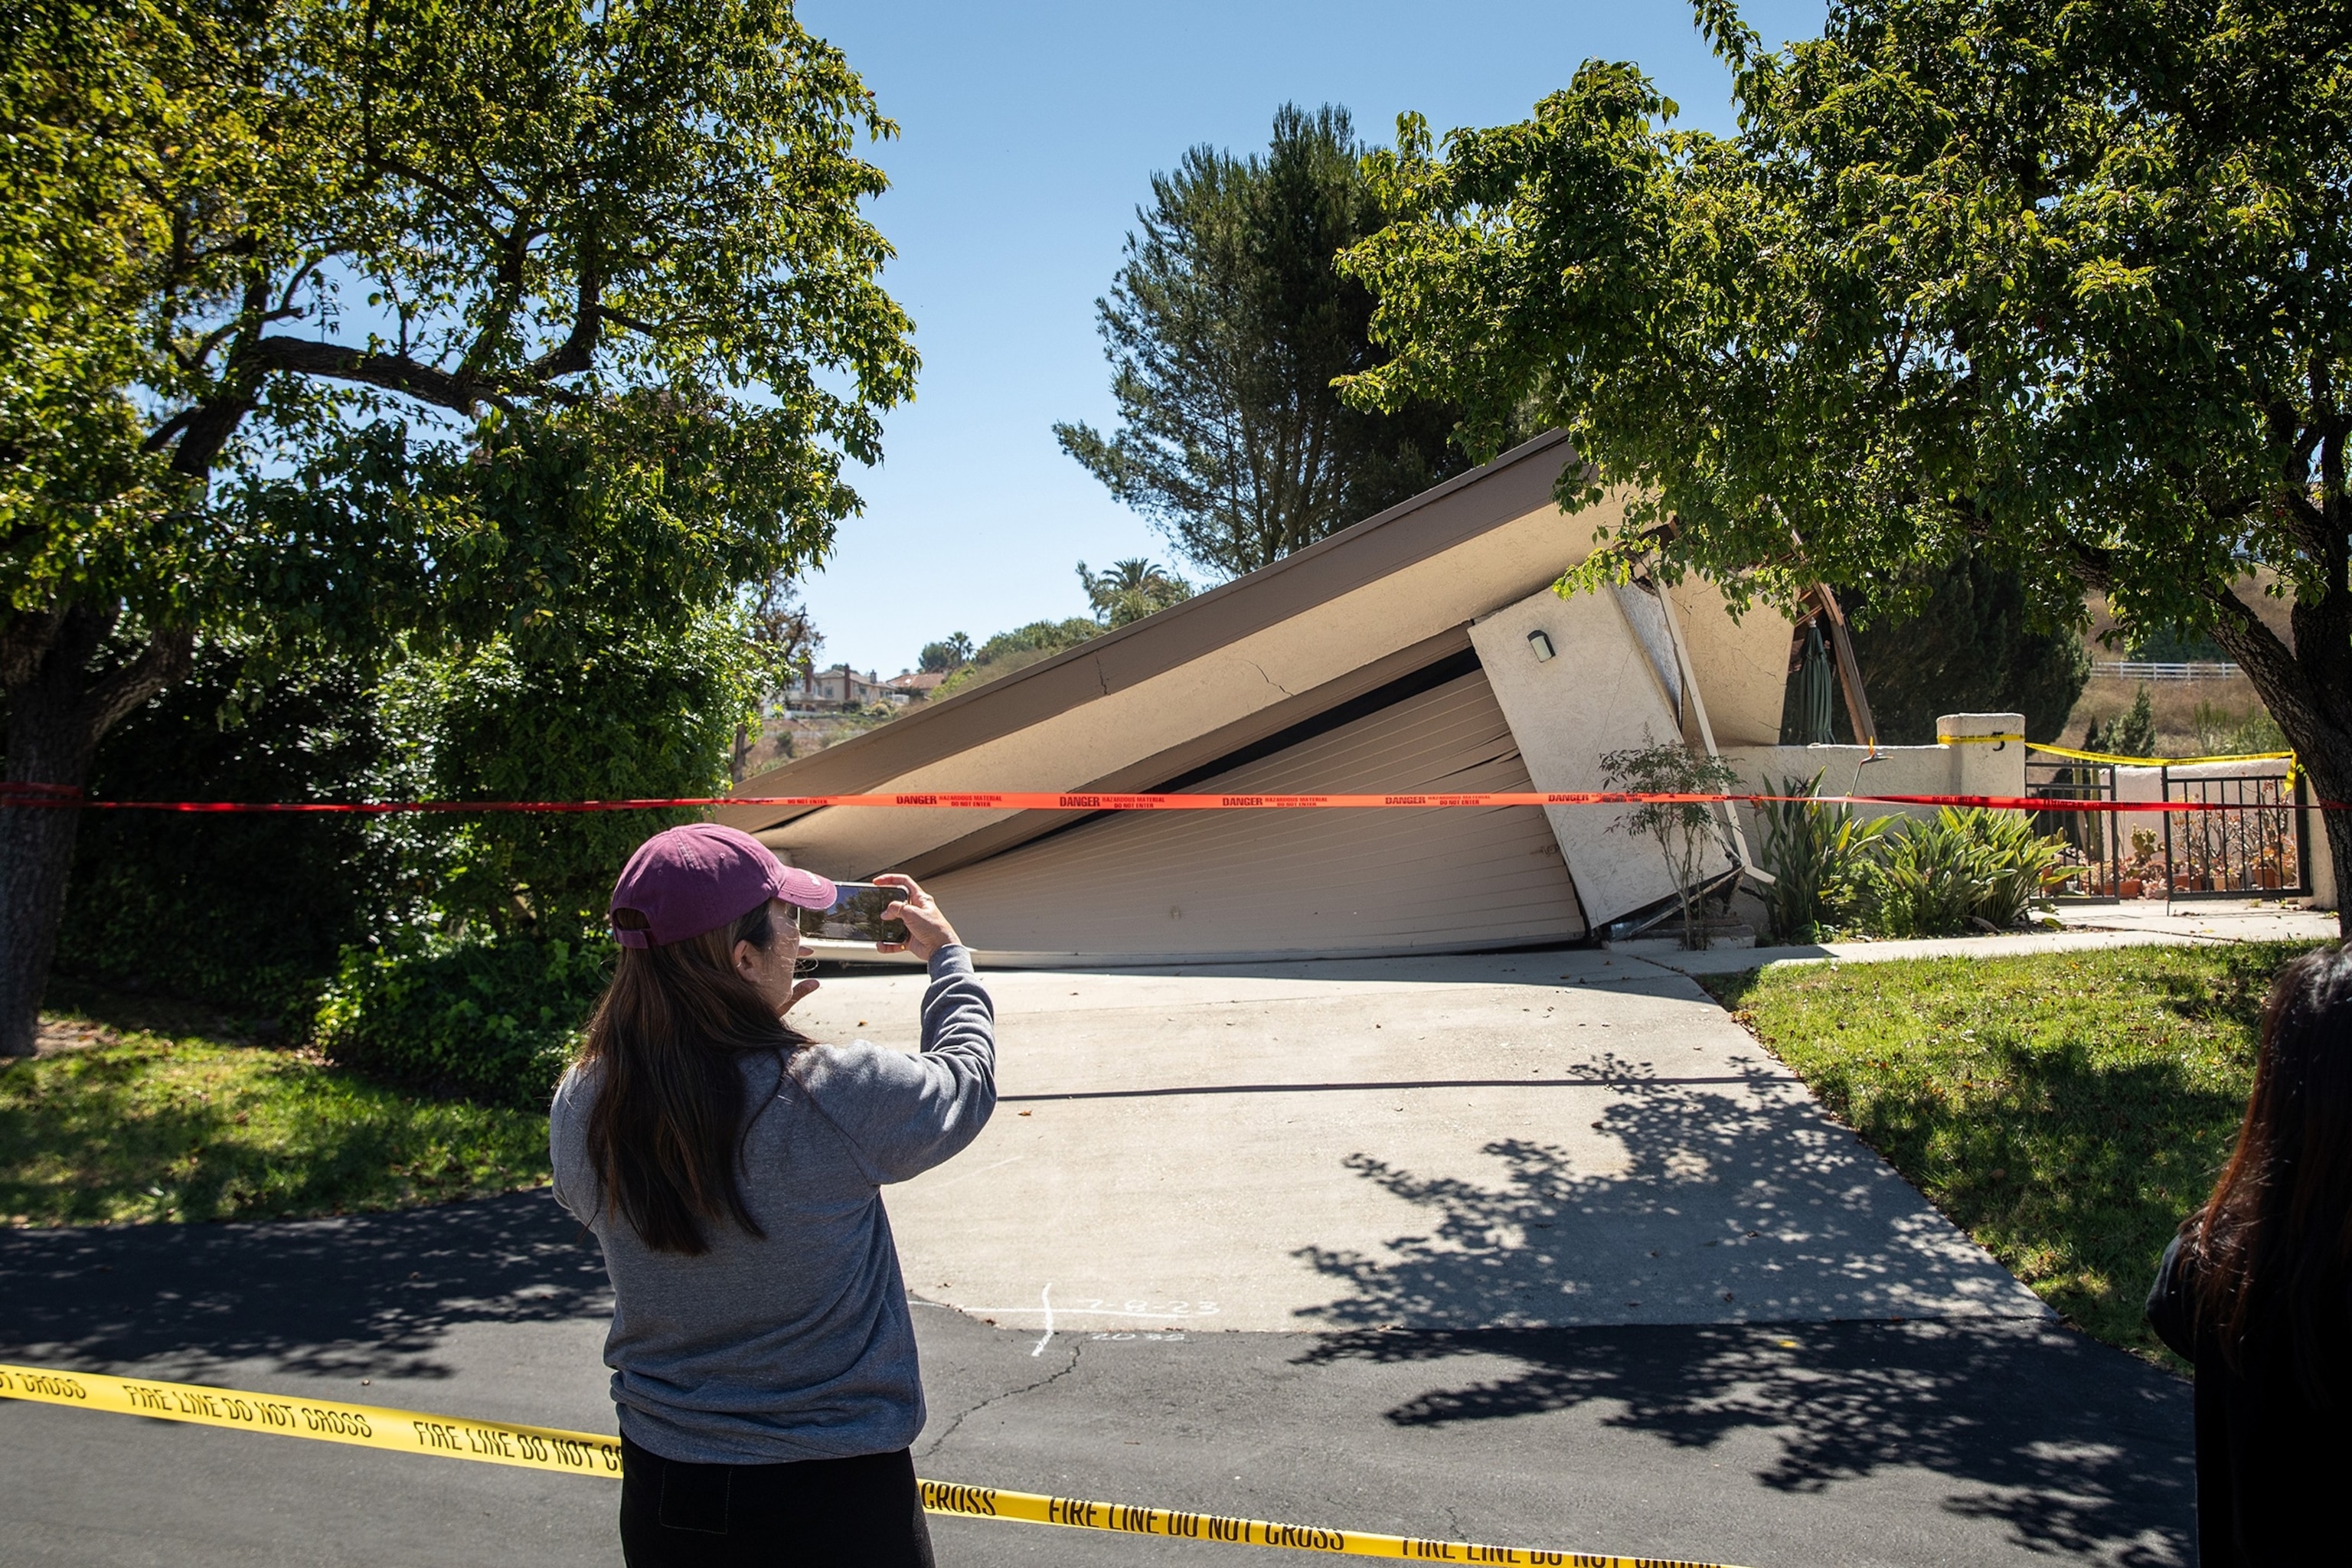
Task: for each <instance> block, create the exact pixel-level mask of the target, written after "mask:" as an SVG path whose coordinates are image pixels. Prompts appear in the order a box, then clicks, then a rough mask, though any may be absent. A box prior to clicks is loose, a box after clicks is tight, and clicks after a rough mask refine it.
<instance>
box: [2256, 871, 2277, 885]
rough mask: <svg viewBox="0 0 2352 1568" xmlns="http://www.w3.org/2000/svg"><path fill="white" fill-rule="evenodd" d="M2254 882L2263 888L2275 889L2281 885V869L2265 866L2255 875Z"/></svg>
mask: <svg viewBox="0 0 2352 1568" xmlns="http://www.w3.org/2000/svg"><path fill="white" fill-rule="evenodd" d="M2254 880H2255V881H2256V882H2258V883H2260V884H2261V885H2262V886H2263V887H2265V888H2275V887H2277V886H2278V885H2279V868H2277V867H2275V866H2265V867H2263V868H2262V869H2261V870H2259V871H2257V872H2256V873H2255V874H2254Z"/></svg>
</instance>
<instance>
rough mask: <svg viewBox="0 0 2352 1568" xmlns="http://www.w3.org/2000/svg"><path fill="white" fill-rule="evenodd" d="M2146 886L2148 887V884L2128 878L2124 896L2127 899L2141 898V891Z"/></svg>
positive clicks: (2125, 882) (2125, 881)
mask: <svg viewBox="0 0 2352 1568" xmlns="http://www.w3.org/2000/svg"><path fill="white" fill-rule="evenodd" d="M2145 886H2147V884H2146V883H2144V882H2142V881H2141V880H2140V879H2138V878H2137V877H2126V878H2125V879H2124V890H2123V896H2124V897H2125V898H2126V899H2137V898H2138V897H2139V893H2140V889H2142V888H2143V887H2145Z"/></svg>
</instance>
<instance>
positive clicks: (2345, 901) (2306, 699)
mask: <svg viewBox="0 0 2352 1568" xmlns="http://www.w3.org/2000/svg"><path fill="white" fill-rule="evenodd" d="M2332 564H2333V567H2334V571H2335V574H2336V576H2337V577H2338V578H2339V579H2340V578H2341V576H2342V575H2343V571H2344V568H2343V563H2342V562H2341V559H2340V558H2339V559H2338V561H2337V562H2336V563H2332ZM2221 607H2222V610H2223V612H2224V613H2223V614H2222V615H2221V617H2220V618H2219V619H2218V620H2217V621H2216V622H2215V624H2214V626H2213V637H2214V639H2215V640H2216V641H2218V642H2219V643H2220V644H2221V647H2223V648H2224V649H2225V650H2227V651H2228V653H2229V655H2230V657H2231V658H2234V659H2236V660H2237V661H2238V665H2239V668H2242V669H2243V670H2244V671H2245V672H2246V679H2249V680H2250V681H2252V683H2253V688H2254V692H2255V694H2256V695H2257V696H2259V697H2260V698H2261V699H2262V700H2263V706H2264V707H2266V708H2268V709H2269V710H2270V712H2271V717H2272V718H2273V719H2275V720H2276V721H2278V727H2279V728H2280V730H2282V731H2284V732H2285V735H2286V738H2287V742H2288V743H2289V744H2290V745H2292V746H2293V747H2294V752H2295V758H2296V762H2297V763H2298V765H2299V766H2300V767H2301V768H2302V770H2303V773H2304V774H2305V777H2306V778H2307V779H2308V780H2309V784H2308V785H2307V787H2308V789H2309V790H2310V793H2311V796H2312V798H2314V799H2315V800H2322V801H2336V802H2352V593H2347V590H2346V589H2345V588H2344V587H2341V586H2338V587H2336V588H2335V589H2334V591H2332V592H2327V593H2325V594H2324V595H2322V596H2321V597H2319V598H2317V599H2315V600H2303V599H2300V598H2298V599H2297V601H2296V603H2295V605H2294V609H2293V610H2292V611H2291V612H2290V619H2291V623H2292V630H2293V632H2294V646H2293V647H2289V646H2288V645H2287V644H2286V643H2285V642H2284V640H2283V639H2281V638H2280V637H2279V636H2278V635H2277V634H2276V633H2275V632H2273V631H2272V630H2271V629H2270V628H2269V627H2268V626H2265V625H2263V622H2262V620H2261V619H2260V617H2258V616H2255V614H2254V613H2253V611H2252V610H2251V609H2249V608H2247V607H2246V606H2245V605H2244V604H2243V603H2242V602H2241V601H2239V600H2238V599H2237V597H2236V596H2235V595H2224V603H2223V604H2222V606H2221ZM2320 821H2321V822H2322V823H2323V824H2324V825H2325V826H2326V836H2327V842H2326V846H2325V847H2321V846H2316V845H2315V846H2314V849H2315V851H2317V852H2319V853H2323V854H2325V855H2326V856H2327V857H2328V863H2329V864H2330V865H2331V866H2333V867H2334V868H2335V869H2336V931H2337V933H2338V934H2339V935H2342V936H2344V937H2346V938H2347V939H2352V811H2324V812H2322V813H2320Z"/></svg>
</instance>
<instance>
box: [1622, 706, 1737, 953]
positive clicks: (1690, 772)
mask: <svg viewBox="0 0 2352 1568" xmlns="http://www.w3.org/2000/svg"><path fill="white" fill-rule="evenodd" d="M1601 777H1602V778H1604V779H1606V780H1607V781H1608V783H1609V787H1610V788H1611V789H1612V790H1619V791H1622V792H1623V793H1625V794H1627V795H1729V794H1731V793H1733V792H1735V791H1737V790H1738V788H1739V784H1740V781H1739V774H1738V773H1736V772H1734V771H1733V769H1732V766H1731V764H1730V763H1727V762H1725V761H1724V760H1723V759H1722V758H1720V757H1704V756H1701V755H1699V754H1698V753H1697V752H1694V751H1692V750H1691V749H1690V748H1689V747H1688V746H1685V745H1684V744H1682V743H1681V742H1676V741H1668V742H1663V743H1661V742H1655V741H1653V742H1651V743H1650V744H1648V745H1646V746H1639V747H1635V748H1633V749H1632V750H1629V751H1622V752H1607V753H1606V754H1604V755H1603V756H1602V757H1601ZM1618 830H1622V831H1623V832H1625V833H1627V834H1630V835H1631V836H1633V837H1636V838H1647V839H1649V840H1651V841H1652V842H1653V843H1654V844H1656V845H1657V847H1658V853H1659V854H1661V855H1663V856H1664V857H1665V861H1666V875H1667V876H1668V877H1670V878H1672V879H1673V880H1674V884H1675V898H1676V900H1679V901H1680V903H1681V906H1682V917H1683V946H1685V947H1686V948H1689V949H1691V950H1693V951H1695V952H1696V951H1698V950H1701V949H1704V948H1705V947H1706V928H1705V925H1704V923H1703V922H1702V921H1701V918H1700V917H1701V914H1702V909H1701V905H1702V902H1703V900H1701V899H1700V897H1699V868H1700V867H1701V866H1702V865H1704V864H1705V863H1706V852H1707V850H1708V848H1709V847H1712V846H1714V845H1715V844H1717V842H1718V841H1719V840H1718V837H1717V835H1718V832H1719V826H1718V823H1717V817H1716V807H1715V806H1714V805H1710V804H1708V803H1707V802H1705V801H1696V800H1685V801H1645V802H1643V804H1642V805H1636V806H1635V807H1633V810H1631V811H1629V812H1627V813H1626V814H1625V816H1624V817H1623V818H1622V820H1621V821H1619V822H1618V823H1617V824H1616V826H1615V827H1614V828H1612V832H1613V831H1618Z"/></svg>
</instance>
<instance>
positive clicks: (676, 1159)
mask: <svg viewBox="0 0 2352 1568" xmlns="http://www.w3.org/2000/svg"><path fill="white" fill-rule="evenodd" d="M644 919H645V917H644V916H643V915H640V914H638V913H637V911H635V910H614V911H613V920H614V924H615V925H619V926H623V927H624V928H635V929H642V926H641V925H640V924H639V922H641V921H644ZM775 940H776V930H775V923H774V921H773V919H772V916H771V914H770V910H769V905H768V903H767V902H766V901H765V900H762V901H761V904H760V907H759V908H758V909H755V910H751V912H750V913H748V914H746V915H743V916H741V917H740V919H737V920H735V921H731V922H730V923H729V924H727V925H723V926H720V927H719V929H718V930H716V931H705V932H703V933H702V934H701V935H700V936H694V937H688V938H687V939H686V940H684V941H682V942H670V943H667V945H664V946H661V947H624V948H622V949H621V950H620V952H621V957H620V962H619V964H618V966H617V967H616V968H614V972H613V984H610V985H609V986H607V987H605V989H604V999H603V1000H602V1001H600V1002H598V1003H597V1004H596V1013H595V1016H593V1017H592V1018H590V1019H589V1020H588V1040H587V1044H586V1045H585V1047H583V1049H582V1051H581V1057H580V1061H581V1066H582V1067H583V1068H586V1069H589V1070H590V1071H592V1072H593V1076H594V1077H595V1079H597V1089H596V1103H595V1106H594V1108H593V1110H590V1111H589V1113H588V1163H590V1164H591V1165H593V1166H594V1167H595V1170H596V1177H597V1180H598V1182H599V1183H600V1184H602V1186H603V1188H604V1198H603V1201H604V1203H606V1204H608V1205H614V1206H616V1207H617V1208H618V1209H619V1210H620V1212H621V1214H622V1215H623V1216H624V1217H625V1218H626V1219H627V1220H628V1222H629V1224H630V1225H631V1226H634V1227H635V1230H636V1233H637V1235H638V1236H640V1237H643V1238H644V1239H645V1243H646V1246H647V1247H652V1248H653V1249H654V1250H655V1251H656V1252H683V1253H686V1254H688V1255H689V1256H694V1255H698V1254H701V1253H705V1252H708V1251H709V1250H710V1242H709V1238H708V1237H707V1236H706V1234H705V1232H704V1229H703V1226H705V1225H706V1224H719V1223H723V1222H732V1223H733V1224H736V1225H739V1226H742V1227H743V1228H744V1229H745V1230H747V1231H749V1232H751V1234H752V1235H753V1236H761V1235H763V1234H765V1233H764V1232H762V1231H761V1229H760V1226H759V1222H758V1221H756V1220H754V1219H753V1218H752V1217H751V1210H750V1209H749V1208H748V1207H746V1206H745V1205H744V1203H743V1189H742V1187H741V1186H740V1184H738V1183H737V1181H736V1179H735V1178H736V1172H737V1170H738V1169H739V1167H740V1165H741V1163H742V1149H743V1139H744V1136H745V1134H746V1133H747V1132H748V1131H750V1126H749V1122H748V1121H747V1120H746V1118H745V1116H744V1114H743V1099H744V1095H743V1073H742V1068H741V1066H740V1059H741V1058H742V1057H743V1056H744V1054H745V1053H747V1052H751V1051H772V1052H779V1053H781V1052H784V1051H789V1050H791V1049H793V1047H798V1046H803V1045H806V1044H807V1043H808V1041H807V1039H806V1037H803V1036H802V1035H801V1034H799V1033H797V1032H796V1031H794V1030H793V1029H792V1028H791V1027H789V1026H786V1025H785V1023H784V1022H783V1020H782V1019H781V1018H779V1017H778V1016H776V1010H775V1008H774V1007H773V1006H772V1005H771V1004H770V1003H769V1002H768V1000H767V998H765V997H763V996H762V995H761V994H760V990H759V987H758V986H756V985H753V984H751V982H750V981H748V980H746V979H744V978H743V976H742V975H740V974H739V973H736V971H735V965H734V963H733V956H734V952H735V944H736V943H737V942H750V943H751V945H752V946H753V947H756V948H759V949H760V950H761V952H765V951H767V949H768V948H769V947H770V946H771V945H772V944H773V943H774V942H775Z"/></svg>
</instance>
